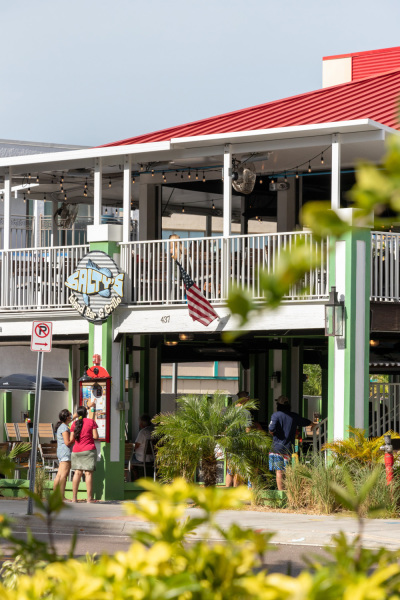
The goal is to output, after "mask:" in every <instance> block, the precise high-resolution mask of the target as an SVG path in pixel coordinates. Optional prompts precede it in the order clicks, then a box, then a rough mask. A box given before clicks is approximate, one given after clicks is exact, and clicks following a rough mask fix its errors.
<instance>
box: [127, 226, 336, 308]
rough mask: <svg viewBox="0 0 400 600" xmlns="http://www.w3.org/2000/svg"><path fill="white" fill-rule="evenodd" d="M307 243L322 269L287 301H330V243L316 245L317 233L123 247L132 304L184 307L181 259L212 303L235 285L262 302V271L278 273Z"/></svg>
mask: <svg viewBox="0 0 400 600" xmlns="http://www.w3.org/2000/svg"><path fill="white" fill-rule="evenodd" d="M297 240H302V241H303V242H304V243H305V244H307V245H308V246H309V249H310V259H311V258H312V257H316V256H318V257H319V258H318V266H317V267H315V266H314V267H312V266H311V263H310V270H309V271H308V272H307V274H306V276H305V277H304V280H303V281H301V282H300V283H299V284H297V285H294V286H293V288H292V289H291V290H290V292H289V294H288V295H287V296H286V297H285V299H286V300H298V299H303V300H317V299H326V298H327V297H328V296H329V292H328V249H327V242H326V241H322V242H316V241H315V240H313V237H312V234H311V233H304V232H295V233H279V234H261V235H260V234H259V235H236V236H231V237H229V238H223V237H208V238H196V239H194V238H189V239H169V240H156V241H145V242H130V243H123V244H121V268H122V269H123V271H125V272H126V274H127V298H126V299H127V301H128V302H130V303H133V304H180V303H184V302H185V291H184V286H183V285H182V280H181V277H180V274H179V271H178V268H177V266H176V263H175V260H177V261H179V262H180V263H181V264H182V266H183V268H184V269H185V271H186V272H187V273H188V274H189V275H190V277H191V278H192V279H193V280H194V282H195V283H196V284H197V286H198V287H199V288H200V290H202V292H203V294H204V295H205V297H206V298H207V299H208V300H209V301H211V302H223V301H225V300H226V299H227V296H228V289H229V287H230V285H231V284H235V285H237V286H239V287H241V288H247V289H250V290H251V293H252V296H253V298H255V299H261V298H262V297H263V293H262V290H261V286H260V273H259V271H260V270H261V269H264V270H266V271H267V272H269V273H273V272H274V270H275V269H276V264H277V261H278V259H279V256H280V254H281V252H282V251H283V250H287V249H288V250H290V249H291V248H293V247H294V244H295V241H297Z"/></svg>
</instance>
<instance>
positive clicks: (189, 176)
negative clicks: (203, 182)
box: [188, 169, 191, 179]
mask: <svg viewBox="0 0 400 600" xmlns="http://www.w3.org/2000/svg"><path fill="white" fill-rule="evenodd" d="M190 178H191V174H190V169H189V173H188V179H190Z"/></svg>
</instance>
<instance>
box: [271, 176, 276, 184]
mask: <svg viewBox="0 0 400 600" xmlns="http://www.w3.org/2000/svg"><path fill="white" fill-rule="evenodd" d="M271 183H275V179H274V175H272V177H271Z"/></svg>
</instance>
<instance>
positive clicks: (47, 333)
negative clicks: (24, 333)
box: [31, 321, 53, 352]
mask: <svg viewBox="0 0 400 600" xmlns="http://www.w3.org/2000/svg"><path fill="white" fill-rule="evenodd" d="M52 334H53V323H52V322H51V321H33V323H32V338H31V350H33V351H34V352H51V338H52Z"/></svg>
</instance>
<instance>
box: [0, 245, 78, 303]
mask: <svg viewBox="0 0 400 600" xmlns="http://www.w3.org/2000/svg"><path fill="white" fill-rule="evenodd" d="M87 252H89V246H88V245H81V246H58V247H55V248H30V249H26V248H19V249H15V250H14V249H13V250H1V251H0V285H1V289H0V309H1V310H6V311H9V310H23V311H32V310H47V309H50V308H51V309H55V308H66V307H70V304H69V303H68V295H69V293H68V292H69V290H68V288H66V287H65V285H64V282H65V280H66V279H67V278H68V277H69V275H71V274H72V273H73V272H74V270H75V268H76V266H77V264H78V262H79V260H80V259H81V258H82V257H83V256H84V255H85V254H87Z"/></svg>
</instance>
